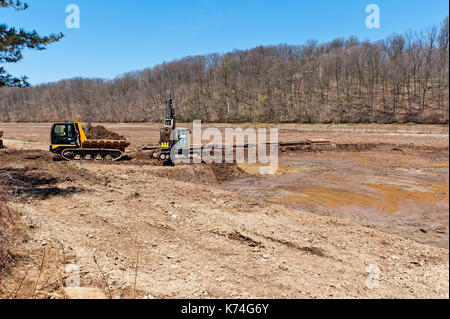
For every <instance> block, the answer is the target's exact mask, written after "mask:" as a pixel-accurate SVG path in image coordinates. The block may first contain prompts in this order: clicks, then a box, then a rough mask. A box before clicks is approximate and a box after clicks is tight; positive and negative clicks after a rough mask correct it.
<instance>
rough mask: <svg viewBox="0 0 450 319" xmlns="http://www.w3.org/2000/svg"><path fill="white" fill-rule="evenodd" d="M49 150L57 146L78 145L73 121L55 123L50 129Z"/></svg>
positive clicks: (55, 148) (53, 149) (57, 147)
mask: <svg viewBox="0 0 450 319" xmlns="http://www.w3.org/2000/svg"><path fill="white" fill-rule="evenodd" d="M50 141H51V145H50V151H56V150H57V149H59V148H62V147H63V148H67V147H79V138H78V132H77V130H76V126H75V123H55V124H53V125H52V128H51V130H50Z"/></svg>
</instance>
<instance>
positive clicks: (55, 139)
mask: <svg viewBox="0 0 450 319" xmlns="http://www.w3.org/2000/svg"><path fill="white" fill-rule="evenodd" d="M50 140H51V145H50V152H52V153H55V154H58V155H60V156H61V157H62V158H64V159H65V160H67V161H81V160H109V161H117V160H119V159H120V158H121V157H122V154H123V152H124V151H125V148H126V147H127V146H129V145H130V143H129V142H128V141H127V140H123V141H122V140H91V139H88V138H87V137H86V133H85V131H84V129H83V126H82V125H81V123H80V122H66V123H54V124H53V125H52V128H51V131H50Z"/></svg>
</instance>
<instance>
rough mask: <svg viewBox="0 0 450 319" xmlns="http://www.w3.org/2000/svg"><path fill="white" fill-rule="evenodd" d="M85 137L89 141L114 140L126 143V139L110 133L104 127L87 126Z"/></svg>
mask: <svg viewBox="0 0 450 319" xmlns="http://www.w3.org/2000/svg"><path fill="white" fill-rule="evenodd" d="M86 137H87V138H88V139H89V140H116V141H126V140H127V139H126V137H125V136H122V135H119V134H117V133H116V132H112V131H110V130H108V129H107V128H105V127H104V126H101V125H99V126H92V125H91V124H90V123H89V124H88V125H87V129H86Z"/></svg>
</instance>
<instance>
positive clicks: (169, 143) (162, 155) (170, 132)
mask: <svg viewBox="0 0 450 319" xmlns="http://www.w3.org/2000/svg"><path fill="white" fill-rule="evenodd" d="M176 119H177V117H176V115H175V112H174V108H173V104H172V93H171V91H170V90H167V92H166V115H165V119H164V126H163V128H162V129H161V131H160V137H159V146H158V147H157V148H156V149H153V151H152V152H151V153H150V157H152V158H154V159H158V160H160V161H162V162H164V164H172V160H171V158H170V153H171V151H172V149H173V147H174V146H175V145H176V144H177V143H178V142H181V145H180V146H187V145H186V144H185V143H188V142H189V134H190V131H189V129H187V128H182V127H180V128H177V125H176ZM147 149H148V148H147ZM144 150H145V148H144Z"/></svg>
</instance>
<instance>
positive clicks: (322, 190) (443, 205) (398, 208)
mask: <svg viewBox="0 0 450 319" xmlns="http://www.w3.org/2000/svg"><path fill="white" fill-rule="evenodd" d="M448 166H449V163H448V158H446V157H445V154H428V153H427V154H414V153H410V154H404V153H401V152H397V151H392V150H389V151H384V152H379V151H371V152H364V153H362V152H348V153H324V154H291V155H288V156H285V157H282V158H280V166H279V170H278V172H277V174H275V175H271V176H264V175H260V174H259V168H260V166H259V165H257V164H240V167H241V168H242V169H243V170H245V171H246V172H247V173H248V174H249V176H248V177H245V178H242V179H238V180H235V181H232V182H227V183H225V184H224V185H223V187H225V188H226V189H228V190H232V191H236V192H244V193H246V194H247V195H250V196H254V197H259V198H264V199H267V200H269V201H271V202H276V203H283V204H285V205H288V206H290V207H293V208H296V209H299V213H301V211H302V210H308V211H311V212H315V213H319V214H326V215H333V216H338V217H343V218H349V219H352V220H354V221H356V222H358V223H360V224H364V225H369V226H371V227H377V228H379V229H381V230H385V231H388V232H392V233H396V234H399V235H402V236H405V237H408V238H411V239H414V240H417V241H420V242H424V243H429V244H432V245H436V246H441V247H447V248H448V228H449V227H448V217H449V214H448V209H449V178H448Z"/></svg>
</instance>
